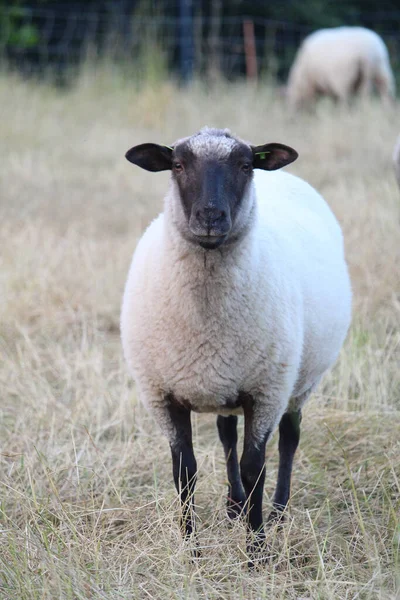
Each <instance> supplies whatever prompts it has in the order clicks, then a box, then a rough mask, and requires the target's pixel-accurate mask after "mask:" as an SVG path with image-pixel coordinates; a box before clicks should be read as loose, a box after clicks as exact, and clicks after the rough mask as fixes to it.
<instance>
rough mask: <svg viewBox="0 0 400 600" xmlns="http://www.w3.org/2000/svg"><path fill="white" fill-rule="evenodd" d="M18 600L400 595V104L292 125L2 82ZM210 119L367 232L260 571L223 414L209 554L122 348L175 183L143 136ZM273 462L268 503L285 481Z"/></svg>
mask: <svg viewBox="0 0 400 600" xmlns="http://www.w3.org/2000/svg"><path fill="white" fill-rule="evenodd" d="M0 106H1V117H2V119H1V121H2V124H1V137H0V156H1V160H0V170H1V175H0V206H1V222H0V278H1V279H0V285H1V290H0V297H1V304H0V352H1V356H2V359H1V364H0V388H1V404H0V418H1V423H0V441H1V455H0V528H1V529H0V597H1V599H7V600H11V599H18V600H32V599H33V600H36V599H46V600H50V599H55V598H71V599H81V598H82V599H83V598H107V599H111V600H113V599H117V598H125V599H127V598H135V599H136V598H138V599H142V598H143V599H145V598H156V599H184V598H185V599H205V598H207V599H208V598H209V599H218V600H223V599H232V598H235V599H243V600H259V599H261V598H268V599H270V598H274V599H275V598H290V599H298V600H300V599H305V598H307V599H314V598H318V599H327V598H330V599H335V600H336V599H342V598H346V599H350V598H351V599H356V598H361V599H367V598H371V599H372V598H382V599H394V598H399V597H400V595H399V594H400V592H399V587H400V580H399V574H400V573H399V569H400V556H399V547H400V522H399V513H400V442H399V432H400V423H399V416H400V377H399V353H400V351H399V348H400V343H399V342H400V243H399V240H400V236H399V228H400V201H399V191H398V189H397V187H396V183H395V179H394V175H393V173H392V169H391V162H390V156H391V151H392V147H393V144H394V141H395V138H396V136H397V133H398V127H399V123H400V109H399V108H395V109H393V110H391V111H388V110H384V109H383V108H382V107H381V106H379V105H378V104H374V103H370V104H367V105H365V106H356V107H354V108H353V109H351V110H344V109H340V110H339V109H335V108H334V107H331V106H330V105H328V104H322V105H321V106H320V107H319V108H318V111H317V113H316V114H314V115H306V116H303V117H301V118H300V117H299V118H290V117H289V116H288V115H287V114H286V112H285V110H284V107H283V106H282V102H281V100H277V99H276V98H275V97H274V96H273V94H272V92H271V91H270V90H268V89H264V88H259V89H258V90H254V89H250V88H246V87H244V86H234V85H230V86H228V85H223V84H220V85H218V86H217V87H216V88H215V89H209V90H206V89H203V88H202V87H201V86H200V85H195V86H193V88H191V89H188V90H177V89H175V88H174V87H173V85H172V84H162V85H159V86H156V87H151V86H147V87H146V88H145V89H142V90H137V89H134V87H133V86H130V85H128V84H124V83H123V82H121V81H120V80H119V79H118V77H117V76H116V75H113V74H112V73H109V72H108V73H106V75H104V74H103V73H102V72H98V73H97V74H96V77H95V76H94V75H93V74H91V73H90V72H89V73H87V74H86V75H85V76H84V77H82V79H81V81H80V84H79V86H78V87H77V88H76V89H75V90H74V91H70V92H68V93H65V92H63V93H61V92H57V91H55V90H53V89H51V88H50V87H46V86H39V85H34V84H33V83H32V84H29V83H23V82H21V81H19V80H18V79H15V78H12V77H5V76H3V77H0ZM204 124H208V125H215V126H228V127H231V128H232V129H233V130H234V131H235V132H236V133H238V134H239V135H241V136H243V137H245V138H247V139H251V140H252V141H254V142H257V143H262V142H266V141H281V142H283V143H287V144H290V145H293V146H294V147H295V148H296V149H298V150H299V152H300V159H299V160H298V162H296V163H295V164H294V165H293V167H291V168H290V170H291V171H292V172H295V173H297V174H299V175H301V176H304V177H305V178H306V179H308V180H309V181H310V182H311V183H312V184H313V185H315V186H316V187H317V188H318V189H319V190H320V191H321V192H322V193H323V194H324V195H325V196H326V198H327V200H328V201H329V203H330V204H331V206H332V207H333V210H334V211H335V213H336V215H337V216H338V218H339V219H340V221H341V223H342V225H343V228H344V232H345V239H346V246H347V255H348V260H349V263H350V267H351V273H352V280H353V286H354V292H355V299H354V321H353V326H352V330H351V332H350V334H349V336H348V339H347V342H346V345H345V348H344V350H343V352H342V355H341V357H340V360H339V361H338V364H337V366H336V368H335V369H334V371H333V372H332V373H331V374H330V375H329V376H328V377H327V378H326V379H325V381H324V384H323V386H322V387H321V388H320V389H319V391H318V393H317V394H315V396H314V398H313V399H312V400H311V401H310V403H309V405H308V407H307V409H306V411H305V418H304V420H303V430H302V441H301V447H300V450H299V452H298V455H297V458H296V465H295V471H294V478H293V496H292V505H291V510H290V514H291V517H290V519H289V521H288V522H287V524H286V525H285V527H284V530H283V531H282V532H280V533H278V532H276V531H274V530H271V532H270V538H271V543H273V546H274V550H275V553H276V556H275V559H274V561H272V562H271V563H270V564H268V565H267V566H266V567H265V569H263V570H261V571H256V572H254V573H251V572H249V571H248V570H247V568H246V557H245V555H244V549H245V543H244V531H243V527H242V526H240V525H237V526H235V527H233V528H228V525H227V522H226V519H225V516H224V496H225V478H226V476H225V468H224V460H223V454H222V450H221V448H220V445H219V442H218V441H217V435H216V428H215V426H214V419H213V418H212V417H207V416H205V417H204V416H203V417H198V418H195V419H194V423H195V426H194V432H195V435H194V439H195V447H196V454H197V457H198V464H199V467H200V474H199V484H198V493H197V498H196V500H197V505H198V514H199V531H200V534H199V536H200V543H201V545H202V547H203V555H202V558H201V559H199V560H198V561H197V562H196V564H192V563H191V562H190V560H189V558H188V551H187V548H186V547H185V544H184V543H183V542H182V541H181V539H180V535H179V531H178V528H177V526H176V517H177V500H176V494H175V491H174V488H173V483H172V476H171V466H170V457H169V450H168V446H167V443H166V441H164V440H163V439H161V438H160V436H159V434H158V431H157V429H156V426H155V424H154V423H153V421H152V419H151V416H150V415H148V414H146V413H145V412H144V410H143V409H142V408H141V407H140V406H139V405H138V404H137V401H136V397H135V392H134V388H133V386H132V384H131V382H130V381H129V378H128V376H127V372H126V368H125V365H124V362H123V359H122V355H121V347H120V342H119V332H118V322H119V307H120V300H121V295H122V290H123V284H124V279H125V276H126V272H127V269H128V265H129V261H130V257H131V254H132V251H133V249H134V247H135V243H136V241H137V239H138V236H139V235H140V233H141V231H142V230H143V228H144V227H145V226H146V224H147V223H148V222H149V220H150V218H151V217H153V216H154V215H155V214H156V213H157V212H158V211H159V210H160V208H161V199H162V193H163V190H164V189H165V186H166V183H167V175H165V174H159V175H152V174H149V173H145V172H144V171H140V170H135V169H134V168H133V167H132V166H130V165H129V164H128V163H127V162H126V161H125V160H124V158H123V155H124V152H125V151H126V150H127V148H128V147H130V146H131V145H133V144H134V143H139V142H142V141H151V140H153V141H160V142H165V143H170V142H172V141H173V140H174V139H176V138H177V137H179V136H181V135H186V134H188V133H191V132H194V131H195V130H196V129H198V128H199V127H200V126H202V125H204ZM276 467H277V452H276V437H275V438H274V440H273V442H272V443H271V444H270V446H269V448H268V450H267V485H266V492H265V505H266V510H267V506H268V503H269V502H270V499H271V494H272V492H273V485H274V481H275V477H276Z"/></svg>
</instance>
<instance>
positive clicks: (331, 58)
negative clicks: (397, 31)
mask: <svg viewBox="0 0 400 600" xmlns="http://www.w3.org/2000/svg"><path fill="white" fill-rule="evenodd" d="M374 87H375V88H376V90H377V91H378V93H379V95H380V97H381V98H382V99H384V100H389V99H392V98H394V94H395V82H394V78H393V73H392V70H391V67H390V61H389V56H388V51H387V48H386V46H385V44H384V42H383V40H382V39H381V38H380V37H379V35H377V34H376V33H375V32H374V31H371V30H369V29H365V28H364V27H336V28H332V29H321V30H319V31H316V32H314V33H312V34H311V35H309V36H308V37H307V38H306V39H305V40H304V41H303V43H302V45H301V46H300V49H299V50H298V52H297V55H296V57H295V60H294V62H293V65H292V68H291V70H290V73H289V79H288V89H287V94H288V100H289V103H290V105H291V106H292V107H294V108H300V107H304V106H307V104H308V103H310V102H312V101H313V100H315V98H316V97H317V95H319V94H322V95H327V96H331V97H332V98H334V99H335V100H338V101H342V102H345V101H348V100H349V98H350V97H351V96H352V95H353V94H355V93H356V92H359V93H360V94H361V95H363V96H366V95H369V94H371V92H372V90H373V88H374Z"/></svg>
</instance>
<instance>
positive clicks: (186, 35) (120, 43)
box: [0, 1, 400, 80]
mask: <svg viewBox="0 0 400 600" xmlns="http://www.w3.org/2000/svg"><path fill="white" fill-rule="evenodd" d="M129 4H130V3H129V2H128V3H127V2H123V1H120V2H115V3H107V4H106V8H105V6H104V5H103V4H102V5H101V6H99V7H98V8H96V7H95V6H92V7H90V8H85V9H82V8H81V7H78V6H77V5H74V4H73V3H71V4H70V3H57V5H54V6H50V5H49V6H33V7H21V6H18V7H12V8H2V9H0V52H1V54H2V56H3V57H5V58H6V60H7V62H8V63H9V64H11V65H12V66H14V67H16V68H18V69H20V70H22V71H24V72H32V73H40V72H44V71H45V70H47V69H49V68H52V69H54V70H55V71H56V72H59V73H62V72H64V71H66V70H67V69H68V67H71V66H77V65H79V64H81V62H82V61H83V60H84V59H85V58H87V56H88V54H90V56H91V57H92V58H94V59H99V58H102V57H104V56H107V58H109V59H111V60H115V61H118V62H120V63H121V64H134V63H135V60H136V59H137V58H138V56H141V55H142V54H143V52H144V51H147V52H153V53H158V54H157V56H160V57H162V60H163V64H164V65H165V69H166V71H167V72H168V73H174V74H177V75H181V76H182V78H184V79H187V78H189V77H190V76H191V75H192V74H198V75H202V74H210V73H217V72H218V73H219V74H221V75H223V76H224V77H227V78H229V79H233V78H236V77H241V76H244V75H245V74H246V71H248V68H249V67H248V63H247V62H246V39H245V27H244V23H245V22H247V23H248V22H250V23H251V30H250V31H252V32H253V33H252V35H253V37H254V54H255V56H254V60H255V64H256V72H257V74H258V75H259V76H260V75H266V74H268V75H270V76H273V77H275V78H277V79H278V80H284V79H285V78H286V76H287V72H288V70H289V67H290V64H291V62H292V60H293V57H294V54H295V52H296V50H297V48H298V46H299V44H300V42H301V41H302V39H303V38H304V37H305V36H306V35H307V34H309V33H311V30H312V29H311V28H310V27H308V26H306V25H302V24H298V23H294V22H289V21H285V20H271V19H265V18H261V17H257V18H254V17H251V16H249V17H243V16H240V17H235V16H233V17H232V16H231V17H224V16H217V17H215V16H211V17H210V16H208V17H205V16H201V15H194V16H193V15H191V14H189V13H188V12H186V13H182V12H181V13H180V14H178V15H177V16H174V17H166V16H161V15H160V16H157V15H156V16H151V17H150V16H141V15H138V14H135V13H134V12H133V11H132V9H131V8H129ZM347 24H352V25H355V24H359V23H347ZM362 24H363V25H365V26H367V27H368V26H369V27H370V28H371V29H374V30H375V31H377V33H379V34H380V35H381V36H382V37H383V39H384V40H385V42H386V44H387V45H388V48H389V53H390V56H391V60H392V64H393V66H394V69H395V71H400V10H399V11H398V12H395V13H393V12H391V13H387V12H379V11H377V12H374V13H371V14H368V15H363V23H362Z"/></svg>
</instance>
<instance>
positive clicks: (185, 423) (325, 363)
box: [121, 128, 351, 558]
mask: <svg viewBox="0 0 400 600" xmlns="http://www.w3.org/2000/svg"><path fill="white" fill-rule="evenodd" d="M126 157H127V159H128V160H129V161H130V162H132V163H134V164H136V165H138V166H140V167H142V168H144V169H147V170H149V171H163V170H171V171H172V177H171V180H170V187H169V191H168V193H167V194H166V197H165V206H164V212H163V213H162V214H160V215H159V217H158V218H157V219H156V220H155V221H153V223H152V224H151V225H150V226H149V228H148V229H147V231H146V232H145V233H144V235H143V237H142V238H141V240H140V242H139V244H138V246H137V248H136V250H135V253H134V257H133V261H132V265H131V268H130V272H129V275H128V280H127V283H126V288H125V294H124V299H123V307H122V317H121V332H122V343H123V348H124V354H125V357H126V359H127V362H128V364H129V366H130V369H131V371H132V373H133V376H134V378H135V381H136V385H137V392H138V396H139V398H140V400H141V401H142V402H143V403H144V404H145V405H147V406H148V408H149V410H150V411H151V412H152V413H153V415H154V417H155V418H156V420H157V421H158V424H159V425H160V427H161V429H162V431H163V433H164V434H165V435H166V436H167V438H168V440H169V443H170V446H171V452H172V462H173V474H174V479H175V484H176V488H177V490H178V491H179V492H180V495H181V501H182V509H183V516H182V525H183V529H184V531H185V533H186V534H187V535H190V534H191V533H192V531H193V529H194V523H193V510H192V495H193V491H194V487H195V481H196V472H197V466H196V459H195V456H194V453H193V446H192V430H191V420H190V416H191V411H196V412H200V413H202V412H213V413H216V414H217V415H218V418H217V425H218V431H219V436H220V439H221V442H222V444H223V447H224V451H225V457H226V463H227V471H228V480H229V492H228V514H229V516H231V517H232V516H235V515H238V514H240V513H241V512H242V511H244V509H245V505H246V508H247V521H248V526H249V544H248V551H249V553H250V555H251V556H252V557H253V558H254V555H255V553H256V550H257V549H258V548H260V547H262V545H263V544H262V542H263V540H264V535H265V534H264V529H263V518H262V496H263V487H264V479H265V467H264V462H265V445H266V443H267V440H268V439H269V437H270V436H271V434H272V432H273V431H274V429H275V428H276V427H277V426H278V425H279V436H280V438H279V455H280V463H279V472H278V481H277V486H276V491H275V497H274V510H273V512H272V516H271V518H272V517H274V516H277V515H279V514H281V512H282V511H283V510H284V509H285V507H286V505H287V503H288V499H289V493H290V478H291V472H292V463H293V457H294V454H295V451H296V448H297V445H298V442H299V435H300V420H301V408H302V406H303V404H304V402H305V401H306V400H307V398H308V397H309V395H310V393H311V392H312V391H313V390H314V389H315V387H316V386H317V384H318V382H319V381H320V379H321V377H322V376H323V374H324V373H325V372H326V371H327V370H328V369H329V368H330V367H331V366H332V365H333V363H334V362H335V360H336V358H337V356H338V353H339V350H340V348H341V346H342V343H343V340H344V338H345V336H346V332H347V329H348V326H349V322H350V312H351V290H350V283H349V277H348V272H347V266H346V262H345V258H344V254H343V240H342V234H341V230H340V227H339V225H338V223H337V221H336V219H335V217H334V216H333V214H332V212H331V211H330V209H329V207H328V205H327V204H326V203H325V201H324V200H323V198H322V197H321V196H320V195H319V194H318V193H317V192H316V191H315V190H314V189H313V188H312V187H310V186H309V185H308V184H307V183H306V182H304V181H303V180H301V179H299V178H298V177H294V176H293V175H289V174H287V173H284V172H274V173H273V172H271V171H274V170H275V169H280V168H281V167H283V166H285V165H287V164H289V163H291V162H292V161H293V160H295V159H296V158H297V153H296V152H295V151H294V150H293V149H291V148H289V147H287V146H284V145H282V144H275V143H271V144H265V145H262V146H252V145H250V144H248V143H246V142H243V141H241V140H240V139H238V138H236V137H233V136H232V135H231V134H230V133H229V132H228V131H227V130H218V129H208V128H205V129H202V130H201V131H200V132H199V133H197V134H196V135H193V136H192V137H188V138H186V139H182V140H179V141H177V142H176V143H175V144H174V145H173V147H172V148H171V147H168V146H159V145H157V144H142V145H140V146H135V147H133V148H132V149H131V150H129V151H128V152H127V155H126ZM237 414H243V415H244V418H245V431H244V446H243V454H242V457H241V459H240V468H239V463H238V456H237V451H236V443H237V433H236V424H237V416H236V415H237ZM254 534H255V535H254Z"/></svg>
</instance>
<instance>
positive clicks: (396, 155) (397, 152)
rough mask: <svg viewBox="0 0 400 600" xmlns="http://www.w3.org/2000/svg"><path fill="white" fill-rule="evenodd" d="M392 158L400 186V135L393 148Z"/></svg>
mask: <svg viewBox="0 0 400 600" xmlns="http://www.w3.org/2000/svg"><path fill="white" fill-rule="evenodd" d="M392 160H393V168H394V173H395V176H396V179H397V183H398V185H399V187H400V136H399V137H398V138H397V140H396V144H395V146H394V148H393V155H392Z"/></svg>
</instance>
